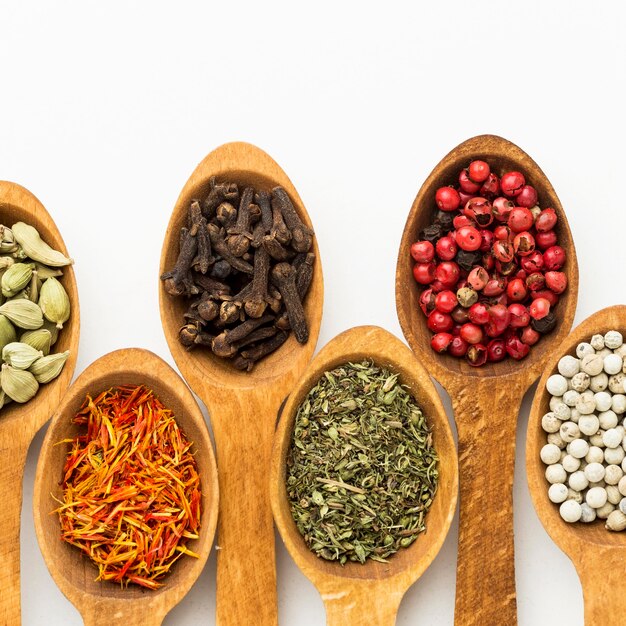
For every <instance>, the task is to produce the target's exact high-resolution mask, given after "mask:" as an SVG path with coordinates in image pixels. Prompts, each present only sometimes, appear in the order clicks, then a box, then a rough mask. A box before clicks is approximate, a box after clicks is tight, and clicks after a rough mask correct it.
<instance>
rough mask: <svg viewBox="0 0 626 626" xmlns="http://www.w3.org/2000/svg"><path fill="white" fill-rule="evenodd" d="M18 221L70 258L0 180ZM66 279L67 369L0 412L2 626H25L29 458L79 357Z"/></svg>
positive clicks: (35, 209)
mask: <svg viewBox="0 0 626 626" xmlns="http://www.w3.org/2000/svg"><path fill="white" fill-rule="evenodd" d="M18 221H24V222H26V223H28V224H30V225H31V226H34V227H35V228H36V229H37V230H38V231H39V233H40V234H41V236H42V238H43V239H44V240H45V241H46V243H48V244H50V245H51V246H52V247H53V248H56V249H57V250H60V251H61V252H63V253H64V254H66V255H67V254H68V252H67V248H66V247H65V243H64V242H63V238H62V237H61V234H60V233H59V231H58V229H57V227H56V225H55V223H54V221H53V220H52V218H51V217H50V214H49V213H48V212H47V211H46V209H45V208H44V206H43V205H42V204H41V202H39V200H38V199H37V198H36V197H35V196H34V195H33V194H32V193H30V192H29V191H28V190H27V189H24V187H21V186H20V185H17V184H15V183H10V182H6V181H0V223H1V224H4V225H5V226H9V227H11V226H12V225H13V224H14V223H15V222H18ZM63 274H64V275H63V277H62V278H61V279H60V280H61V283H62V284H63V286H64V287H65V290H66V291H67V294H68V296H69V299H70V305H71V317H70V319H69V320H68V322H67V323H66V324H65V326H64V328H63V330H62V332H61V333H60V334H59V339H58V341H57V343H56V344H55V345H54V348H53V350H54V351H55V352H63V351H65V350H69V351H70V356H69V358H68V359H67V361H66V363H65V367H64V368H63V371H62V372H61V375H60V376H59V377H58V378H56V379H55V380H54V381H52V382H51V383H48V384H47V385H42V386H41V387H40V389H39V391H38V392H37V395H36V396H35V397H34V398H33V399H32V400H31V401H30V402H28V403H26V404H17V403H15V402H12V403H11V404H9V405H7V406H5V407H4V408H3V409H2V411H1V412H0V496H1V497H2V506H0V589H1V590H2V592H1V593H0V624H2V625H4V626H18V625H19V624H20V623H21V608H20V514H21V511H22V478H23V473H24V463H25V461H26V454H27V452H28V447H29V446H30V443H31V441H32V439H33V437H34V436H35V434H36V433H37V431H38V430H39V429H40V428H41V427H42V426H43V425H44V424H45V422H46V421H47V420H48V419H49V418H50V416H51V415H52V413H53V412H54V410H55V409H56V407H57V406H58V405H59V402H60V401H61V398H62V397H63V394H64V393H65V390H66V389H67V387H68V386H69V384H70V381H71V380H72V376H73V374H74V368H75V367H76V358H77V356H78V340H79V336H80V309H79V304H78V290H77V288H76V277H75V275H74V270H73V268H72V266H69V267H67V268H63Z"/></svg>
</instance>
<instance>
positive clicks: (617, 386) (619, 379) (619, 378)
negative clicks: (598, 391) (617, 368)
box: [609, 372, 624, 393]
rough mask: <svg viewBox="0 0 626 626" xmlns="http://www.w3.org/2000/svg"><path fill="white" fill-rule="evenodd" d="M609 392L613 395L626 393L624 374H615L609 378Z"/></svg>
mask: <svg viewBox="0 0 626 626" xmlns="http://www.w3.org/2000/svg"><path fill="white" fill-rule="evenodd" d="M609 391H610V392H611V393H623V392H624V373H623V372H620V373H619V374H613V376H610V377H609Z"/></svg>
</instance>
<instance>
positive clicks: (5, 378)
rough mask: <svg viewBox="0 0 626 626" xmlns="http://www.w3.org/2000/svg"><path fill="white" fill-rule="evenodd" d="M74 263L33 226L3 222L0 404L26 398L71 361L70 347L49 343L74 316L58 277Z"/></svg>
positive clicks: (0, 229)
mask: <svg viewBox="0 0 626 626" xmlns="http://www.w3.org/2000/svg"><path fill="white" fill-rule="evenodd" d="M71 263H73V261H72V259H68V258H67V257H66V256H65V255H64V254H62V253H61V252H59V251H57V250H53V249H52V248H51V247H50V246H49V245H48V244H47V243H46V242H45V241H43V240H42V239H41V237H40V236H39V233H38V232H37V230H36V229H35V228H33V227H32V226H29V225H28V224H25V223H24V222H17V223H16V224H13V226H12V227H11V228H7V227H6V226H3V225H0V288H1V294H0V354H1V362H2V367H1V370H0V409H2V407H3V406H4V405H6V404H8V403H9V402H11V401H12V400H13V401H15V402H20V403H22V402H28V400H30V399H31V398H32V397H33V396H34V395H35V394H36V393H37V391H38V389H39V385H40V384H43V383H48V382H50V381H51V380H53V379H55V378H56V377H57V376H58V375H59V374H60V373H61V370H62V369H63V366H64V365H65V361H67V357H68V356H69V354H70V353H69V351H66V352H60V353H57V354H50V349H51V348H52V346H54V344H55V343H56V341H57V338H58V335H59V330H60V329H62V328H63V324H65V322H67V320H68V319H69V317H70V300H69V297H68V295H67V293H66V291H65V288H64V287H63V285H62V284H61V283H60V282H59V280H58V277H60V276H62V275H63V271H62V270H61V269H60V268H61V267H64V266H66V265H70V264H71Z"/></svg>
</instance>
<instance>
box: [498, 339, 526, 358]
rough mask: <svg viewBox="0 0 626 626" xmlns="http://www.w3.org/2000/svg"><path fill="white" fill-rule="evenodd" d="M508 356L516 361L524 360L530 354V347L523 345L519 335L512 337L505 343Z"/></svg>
mask: <svg viewBox="0 0 626 626" xmlns="http://www.w3.org/2000/svg"><path fill="white" fill-rule="evenodd" d="M504 345H505V347H506V352H507V354H508V355H509V356H510V357H511V358H512V359H515V360H516V361H519V360H521V359H523V358H524V357H525V356H527V355H528V353H529V352H530V346H529V345H528V344H526V343H523V342H522V340H521V339H520V338H519V337H518V336H517V335H511V336H510V337H507V338H506V341H505V342H504Z"/></svg>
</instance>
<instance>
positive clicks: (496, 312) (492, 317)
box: [485, 304, 511, 337]
mask: <svg viewBox="0 0 626 626" xmlns="http://www.w3.org/2000/svg"><path fill="white" fill-rule="evenodd" d="M510 319H511V315H510V313H509V310H508V309H507V307H506V306H504V304H494V305H493V306H492V307H489V321H488V322H487V325H486V327H485V330H486V332H487V335H489V336H490V337H498V336H499V335H501V334H502V333H503V332H504V331H505V330H506V329H507V328H508V326H509V321H510Z"/></svg>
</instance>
